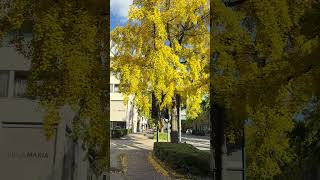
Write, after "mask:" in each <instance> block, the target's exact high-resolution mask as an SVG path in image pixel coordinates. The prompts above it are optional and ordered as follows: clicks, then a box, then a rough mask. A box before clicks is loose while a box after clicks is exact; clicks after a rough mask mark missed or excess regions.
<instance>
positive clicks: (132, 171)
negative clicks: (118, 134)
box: [110, 134, 168, 180]
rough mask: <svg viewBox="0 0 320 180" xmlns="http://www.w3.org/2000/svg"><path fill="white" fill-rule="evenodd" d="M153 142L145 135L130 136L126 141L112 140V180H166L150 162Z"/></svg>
mask: <svg viewBox="0 0 320 180" xmlns="http://www.w3.org/2000/svg"><path fill="white" fill-rule="evenodd" d="M152 149H153V140H152V139H148V138H147V137H146V136H144V135H143V134H129V135H128V136H127V137H126V138H125V139H112V140H111V168H112V170H114V171H113V172H111V176H110V178H111V179H112V180H118V179H119V180H122V179H123V180H165V179H168V178H165V177H163V176H162V175H161V174H159V173H158V172H157V171H156V170H155V169H154V168H153V166H152V165H151V164H150V163H149V162H148V152H151V151H152Z"/></svg>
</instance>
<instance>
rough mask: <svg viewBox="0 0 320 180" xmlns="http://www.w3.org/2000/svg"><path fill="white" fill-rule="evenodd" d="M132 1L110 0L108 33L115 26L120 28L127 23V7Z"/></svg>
mask: <svg viewBox="0 0 320 180" xmlns="http://www.w3.org/2000/svg"><path fill="white" fill-rule="evenodd" d="M131 4H132V0H111V1H110V11H111V13H110V14H111V16H110V31H112V29H113V28H114V27H116V26H119V25H120V26H122V25H124V24H125V23H126V22H127V20H128V19H127V17H128V10H129V6H130V5H131Z"/></svg>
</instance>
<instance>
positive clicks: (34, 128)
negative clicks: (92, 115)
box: [0, 45, 104, 180]
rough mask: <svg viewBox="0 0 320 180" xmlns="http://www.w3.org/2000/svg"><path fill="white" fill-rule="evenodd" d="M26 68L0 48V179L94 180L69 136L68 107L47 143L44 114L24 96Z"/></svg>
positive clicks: (11, 51)
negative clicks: (52, 136) (53, 135)
mask: <svg viewBox="0 0 320 180" xmlns="http://www.w3.org/2000/svg"><path fill="white" fill-rule="evenodd" d="M29 69H30V61H29V60H27V59H25V58H24V57H23V56H22V55H19V54H18V53H17V52H16V51H15V50H14V48H12V47H8V46H6V45H5V46H4V47H1V48H0V179H4V180H22V179H23V180H89V179H90V180H93V179H92V178H91V177H92V173H91V171H90V169H89V164H88V162H87V161H84V160H83V159H84V158H85V152H84V150H83V149H82V147H81V144H80V143H75V142H74V141H73V140H72V139H71V138H70V137H69V136H68V133H70V131H69V130H68V129H69V127H70V126H68V124H67V123H66V122H70V121H67V120H70V119H72V118H73V116H74V113H73V112H72V111H71V110H70V109H69V108H67V107H66V108H63V109H62V110H61V115H62V119H63V120H62V121H61V122H60V123H59V124H57V125H56V135H55V137H54V138H52V139H51V140H49V141H47V140H46V138H45V136H44V132H43V113H42V112H41V111H40V110H39V109H38V108H37V102H36V100H29V99H26V98H24V97H23V94H24V92H25V90H26V78H27V75H28V71H29ZM100 179H101V180H102V179H104V178H103V177H100ZM100 179H99V180H100Z"/></svg>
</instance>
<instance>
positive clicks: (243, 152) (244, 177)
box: [242, 126, 246, 180]
mask: <svg viewBox="0 0 320 180" xmlns="http://www.w3.org/2000/svg"><path fill="white" fill-rule="evenodd" d="M242 169H243V171H242V180H246V148H245V135H244V126H243V132H242Z"/></svg>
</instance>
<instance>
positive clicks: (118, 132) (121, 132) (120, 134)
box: [111, 129, 128, 138]
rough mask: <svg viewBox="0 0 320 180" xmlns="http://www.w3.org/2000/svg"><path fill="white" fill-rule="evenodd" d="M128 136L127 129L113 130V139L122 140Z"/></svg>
mask: <svg viewBox="0 0 320 180" xmlns="http://www.w3.org/2000/svg"><path fill="white" fill-rule="evenodd" d="M126 135H128V130H127V129H112V130H111V138H120V137H123V136H126Z"/></svg>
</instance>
